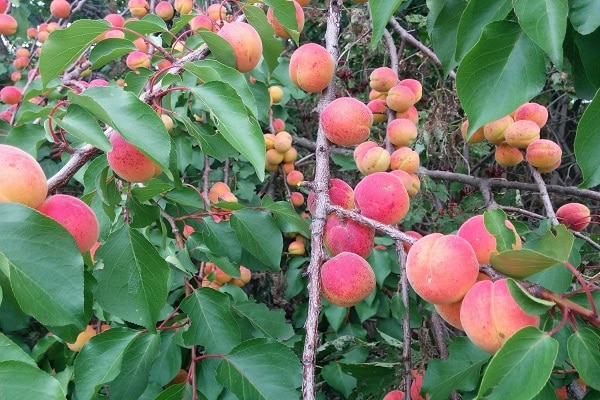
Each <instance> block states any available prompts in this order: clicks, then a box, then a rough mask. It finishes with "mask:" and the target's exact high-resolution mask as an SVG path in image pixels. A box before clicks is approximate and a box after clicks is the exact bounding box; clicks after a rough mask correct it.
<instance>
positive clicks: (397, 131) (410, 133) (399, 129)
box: [386, 118, 418, 146]
mask: <svg viewBox="0 0 600 400" xmlns="http://www.w3.org/2000/svg"><path fill="white" fill-rule="evenodd" d="M417 134H418V132H417V126H416V125H415V124H414V122H412V121H411V120H409V119H406V118H396V119H394V120H392V121H391V122H390V123H388V125H387V129H386V135H387V138H388V139H389V140H390V142H391V143H392V144H393V145H394V146H410V145H411V144H412V143H413V142H414V141H415V139H416V138H417Z"/></svg>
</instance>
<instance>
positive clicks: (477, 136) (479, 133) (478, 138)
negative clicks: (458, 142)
mask: <svg viewBox="0 0 600 400" xmlns="http://www.w3.org/2000/svg"><path fill="white" fill-rule="evenodd" d="M468 130H469V120H468V119H465V120H464V121H463V123H462V124H461V126H460V133H461V134H462V138H463V139H464V140H467V131H468ZM484 140H485V135H484V134H483V126H482V127H481V128H479V129H477V130H476V131H475V132H473V134H472V135H471V138H470V139H469V140H468V141H467V143H479V142H483V141H484Z"/></svg>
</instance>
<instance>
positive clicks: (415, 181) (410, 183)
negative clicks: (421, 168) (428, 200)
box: [390, 169, 421, 197]
mask: <svg viewBox="0 0 600 400" xmlns="http://www.w3.org/2000/svg"><path fill="white" fill-rule="evenodd" d="M390 174H392V175H396V176H397V177H398V178H400V180H401V181H402V183H403V184H404V187H405V188H406V192H407V193H408V197H413V196H414V195H416V194H417V193H419V190H420V189H421V181H420V179H419V177H418V176H417V174H409V173H408V172H406V171H403V170H401V169H395V170H392V171H390Z"/></svg>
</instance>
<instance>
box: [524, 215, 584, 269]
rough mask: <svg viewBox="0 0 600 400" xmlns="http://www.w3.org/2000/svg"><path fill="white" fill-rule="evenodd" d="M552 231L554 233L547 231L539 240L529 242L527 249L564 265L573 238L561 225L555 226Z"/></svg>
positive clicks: (569, 252) (569, 253)
mask: <svg viewBox="0 0 600 400" xmlns="http://www.w3.org/2000/svg"><path fill="white" fill-rule="evenodd" d="M553 230H554V232H552V231H551V230H548V231H547V232H546V234H545V235H544V236H542V237H541V238H539V239H535V240H530V241H529V243H528V247H530V248H531V249H533V250H536V251H538V252H540V253H542V254H544V255H546V256H548V257H553V258H554V259H555V260H558V261H559V262H562V263H564V262H566V261H567V260H568V259H569V256H570V255H571V249H572V248H573V243H574V241H575V236H573V234H572V233H571V232H569V230H568V229H567V227H566V226H564V225H562V224H561V225H557V226H555V227H554V228H553Z"/></svg>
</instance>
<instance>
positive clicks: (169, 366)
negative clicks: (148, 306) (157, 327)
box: [149, 329, 182, 386]
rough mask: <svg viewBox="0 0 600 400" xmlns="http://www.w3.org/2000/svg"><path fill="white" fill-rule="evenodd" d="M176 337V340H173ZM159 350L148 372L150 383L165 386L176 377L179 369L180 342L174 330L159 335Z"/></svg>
mask: <svg viewBox="0 0 600 400" xmlns="http://www.w3.org/2000/svg"><path fill="white" fill-rule="evenodd" d="M176 335H177V340H176V339H175V337H176ZM160 338H161V341H160V349H159V353H158V357H157V358H156V360H155V361H154V363H153V364H152V369H151V370H150V376H149V379H150V382H154V383H158V384H159V385H161V386H165V385H166V384H167V383H169V382H171V380H172V379H173V378H174V377H175V376H176V375H177V373H178V372H179V369H180V368H181V359H182V354H181V347H180V346H181V341H180V340H179V333H178V332H176V331H175V329H167V330H164V331H162V332H161V333H160Z"/></svg>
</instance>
